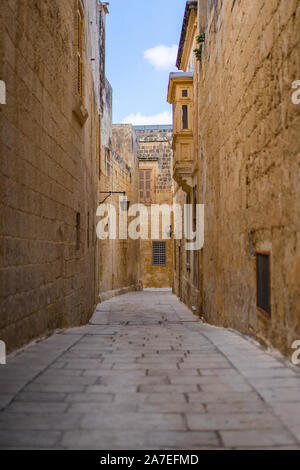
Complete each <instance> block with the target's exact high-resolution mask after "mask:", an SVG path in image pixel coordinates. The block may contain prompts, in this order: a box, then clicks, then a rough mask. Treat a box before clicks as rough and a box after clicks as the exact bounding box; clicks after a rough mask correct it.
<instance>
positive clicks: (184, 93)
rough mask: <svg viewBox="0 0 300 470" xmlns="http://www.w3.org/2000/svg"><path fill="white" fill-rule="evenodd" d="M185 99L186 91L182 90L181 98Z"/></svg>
mask: <svg viewBox="0 0 300 470" xmlns="http://www.w3.org/2000/svg"><path fill="white" fill-rule="evenodd" d="M187 97H188V91H187V90H182V98H187Z"/></svg>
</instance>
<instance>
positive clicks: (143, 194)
mask: <svg viewBox="0 0 300 470" xmlns="http://www.w3.org/2000/svg"><path fill="white" fill-rule="evenodd" d="M151 200H152V192H151V170H140V201H141V202H151Z"/></svg>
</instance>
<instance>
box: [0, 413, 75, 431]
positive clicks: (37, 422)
mask: <svg viewBox="0 0 300 470" xmlns="http://www.w3.org/2000/svg"><path fill="white" fill-rule="evenodd" d="M80 419H81V417H80V415H79V414H71V413H64V414H63V413H60V414H55V413H51V414H49V415H48V416H47V417H45V414H38V413H34V414H31V415H28V413H26V414H21V413H10V412H9V413H8V412H6V413H2V415H1V417H0V430H1V429H6V430H12V429H16V430H22V429H23V430H25V431H27V430H50V431H57V430H59V431H64V430H72V429H74V428H78V427H79V424H80Z"/></svg>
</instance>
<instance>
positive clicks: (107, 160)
mask: <svg viewBox="0 0 300 470" xmlns="http://www.w3.org/2000/svg"><path fill="white" fill-rule="evenodd" d="M105 169H106V175H107V176H108V177H110V172H111V158H110V150H109V148H107V147H106V148H105Z"/></svg>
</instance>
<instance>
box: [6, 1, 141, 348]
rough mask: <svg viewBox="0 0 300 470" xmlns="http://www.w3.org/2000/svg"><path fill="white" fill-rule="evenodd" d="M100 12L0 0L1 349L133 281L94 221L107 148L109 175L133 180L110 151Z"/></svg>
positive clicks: (67, 321) (98, 7) (93, 7)
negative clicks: (1, 92)
mask: <svg viewBox="0 0 300 470" xmlns="http://www.w3.org/2000/svg"><path fill="white" fill-rule="evenodd" d="M107 13H108V7H107V4H106V3H103V2H101V1H100V0H88V1H87V0H26V1H25V0H20V1H12V2H10V1H1V4H0V52H1V54H0V80H1V81H2V82H4V83H5V85H6V104H5V105H4V104H3V105H2V104H1V105H0V172H1V179H0V192H1V206H0V211H1V219H0V220H1V229H0V338H1V340H3V341H5V343H6V345H7V349H8V351H10V350H12V349H15V348H17V347H20V346H21V345H23V344H25V343H27V342H29V341H30V340H32V339H34V338H37V337H40V336H42V335H45V334H47V333H49V332H51V331H53V330H55V329H60V328H64V327H69V326H76V325H82V324H85V323H86V322H87V321H88V320H89V318H90V316H91V314H92V313H93V311H94V307H95V304H97V303H98V302H99V292H100V291H101V292H103V290H111V289H114V288H115V287H116V288H119V287H121V286H127V285H129V284H131V283H134V282H135V278H134V275H133V274H132V271H133V268H132V267H131V268H129V273H130V274H129V279H127V275H126V272H125V271H126V269H125V268H124V269H123V271H122V273H119V272H118V271H117V269H116V266H117V263H116V262H115V264H114V265H113V267H111V260H110V256H111V253H113V252H115V251H114V250H115V247H114V246H113V241H111V242H110V244H109V246H108V247H104V246H102V244H101V243H100V242H98V240H97V238H96V230H95V228H96V222H97V218H96V210H97V207H98V204H99V202H100V201H101V200H102V198H103V196H102V195H100V191H105V190H111V188H112V186H111V181H108V180H109V178H107V174H106V170H105V161H106V160H105V159H106V158H107V150H106V149H107V148H109V149H110V151H111V155H110V158H111V162H112V168H113V171H114V172H116V173H114V174H111V177H112V176H116V178H118V179H120V178H121V181H122V184H119V182H118V184H117V183H115V185H116V186H118V187H121V189H122V190H126V188H127V187H128V186H129V181H130V178H132V177H133V178H134V176H133V175H132V170H131V169H130V166H129V165H128V164H127V163H126V161H123V159H122V156H120V155H116V154H115V153H113V151H112V125H111V97H112V90H111V87H110V85H109V83H108V82H107V80H106V77H105V21H106V15H107ZM2 82H1V83H2ZM105 139H107V140H108V142H107V141H106V140H105ZM106 162H107V161H106ZM120 175H121V176H120ZM136 185H137V182H136ZM136 194H138V192H137V189H136ZM130 197H132V200H134V197H135V196H131V194H130ZM128 249H129V250H130V249H131V248H128ZM116 251H117V250H116ZM120 256H121V255H120ZM105 266H110V268H109V269H110V271H113V272H114V273H115V277H117V278H118V279H112V275H111V274H107V272H106V269H105ZM135 271H136V272H138V265H137V266H135ZM137 277H139V276H138V275H137ZM133 278H134V279H133Z"/></svg>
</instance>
